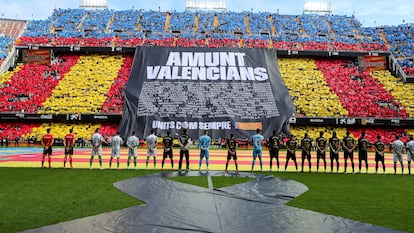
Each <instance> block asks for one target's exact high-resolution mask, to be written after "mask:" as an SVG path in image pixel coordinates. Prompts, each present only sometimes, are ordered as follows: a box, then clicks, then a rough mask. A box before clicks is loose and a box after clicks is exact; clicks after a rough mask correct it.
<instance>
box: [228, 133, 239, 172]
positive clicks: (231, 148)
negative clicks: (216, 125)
mask: <svg viewBox="0 0 414 233" xmlns="http://www.w3.org/2000/svg"><path fill="white" fill-rule="evenodd" d="M226 146H227V162H226V170H225V172H227V169H228V166H229V162H230V159H232V158H233V160H234V164H235V165H236V173H239V167H238V165H237V152H236V150H237V141H236V140H235V139H234V135H233V134H230V138H229V139H227V140H226Z"/></svg>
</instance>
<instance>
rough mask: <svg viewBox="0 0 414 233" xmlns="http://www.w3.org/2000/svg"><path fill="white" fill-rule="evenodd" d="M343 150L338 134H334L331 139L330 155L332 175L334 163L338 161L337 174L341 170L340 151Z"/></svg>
mask: <svg viewBox="0 0 414 233" xmlns="http://www.w3.org/2000/svg"><path fill="white" fill-rule="evenodd" d="M340 148H341V140H339V138H338V137H337V136H336V132H333V133H332V137H331V138H330V139H329V149H330V150H329V151H330V152H329V155H330V159H331V173H332V172H333V161H334V160H336V173H338V170H339V149H340Z"/></svg>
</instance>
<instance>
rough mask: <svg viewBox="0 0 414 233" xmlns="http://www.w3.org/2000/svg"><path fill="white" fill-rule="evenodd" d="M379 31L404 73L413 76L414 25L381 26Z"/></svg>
mask: <svg viewBox="0 0 414 233" xmlns="http://www.w3.org/2000/svg"><path fill="white" fill-rule="evenodd" d="M380 30H381V31H382V33H383V35H384V36H385V38H386V41H387V43H388V44H389V45H390V46H389V51H390V52H392V53H393V55H394V56H395V57H396V58H397V60H398V63H399V64H400V65H401V66H402V67H403V69H404V71H405V73H406V74H407V75H408V76H414V52H413V51H414V37H413V36H414V25H413V24H402V25H398V26H383V27H381V28H380Z"/></svg>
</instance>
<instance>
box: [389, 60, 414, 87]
mask: <svg viewBox="0 0 414 233" xmlns="http://www.w3.org/2000/svg"><path fill="white" fill-rule="evenodd" d="M388 66H389V67H388V68H389V69H390V70H391V72H393V73H394V74H395V76H397V77H399V78H401V80H403V82H407V79H410V78H414V77H407V75H406V74H405V72H404V70H403V68H402V67H401V66H400V64H399V63H398V61H397V59H396V58H395V57H394V55H393V54H392V53H390V55H389V56H388Z"/></svg>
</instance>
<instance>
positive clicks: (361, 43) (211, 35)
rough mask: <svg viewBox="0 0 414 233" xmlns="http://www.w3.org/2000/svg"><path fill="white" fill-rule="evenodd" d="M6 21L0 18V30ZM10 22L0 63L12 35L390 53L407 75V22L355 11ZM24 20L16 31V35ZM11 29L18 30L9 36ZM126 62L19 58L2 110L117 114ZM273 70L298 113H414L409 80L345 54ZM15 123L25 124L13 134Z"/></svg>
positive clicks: (107, 13) (77, 15) (21, 40)
mask: <svg viewBox="0 0 414 233" xmlns="http://www.w3.org/2000/svg"><path fill="white" fill-rule="evenodd" d="M3 21H4V20H0V29H2V28H3V26H1V25H2V22H3ZM9 23H10V22H9ZM12 25H14V26H11V27H10V28H9V27H7V28H9V29H7V30H8V32H7V33H3V34H4V35H9V36H4V37H0V64H1V59H2V56H3V57H5V56H7V51H8V49H9V46H10V45H13V40H14V38H18V39H16V40H15V42H14V43H15V44H16V45H18V46H50V47H61V46H62V47H64V46H85V47H98V48H99V47H112V48H114V47H131V48H133V47H135V46H168V47H173V46H178V47H210V48H220V47H230V48H237V47H246V48H268V47H270V48H276V49H279V50H299V51H348V52H349V51H350V52H369V51H373V52H378V51H386V52H387V51H390V52H392V53H393V55H394V56H395V57H396V58H397V59H398V62H399V64H400V65H401V66H402V67H403V69H404V71H405V72H406V74H407V75H411V76H414V63H413V57H414V56H413V44H414V41H413V38H412V35H413V28H412V25H411V24H403V25H399V26H381V27H376V28H366V27H362V26H361V23H360V22H359V21H358V20H357V19H356V18H355V17H353V16H339V15H307V14H304V15H280V14H278V13H277V14H276V13H267V12H264V13H254V12H226V13H214V12H203V11H200V12H189V11H186V12H176V11H172V12H160V11H144V10H135V9H131V10H123V11H116V10H90V9H88V10H86V9H56V10H55V11H54V12H53V14H52V15H51V16H50V17H48V18H47V19H45V20H32V21H28V22H27V24H26V22H24V21H22V22H20V21H18V22H17V23H16V22H15V23H14V24H12ZM22 25H23V26H22ZM24 27H25V30H24V33H23V36H21V37H19V35H20V33H21V30H22V29H23V28H24ZM4 28H6V26H4ZM19 28H20V29H19ZM19 30H20V31H19ZM17 32H19V33H17ZM1 33H2V32H1V31H0V34H1ZM15 34H17V36H13V35H15ZM3 39H4V41H2V40H3ZM2 54H3V55H2ZM132 62H133V58H132V56H131V55H124V54H122V55H119V54H111V55H106V54H105V55H102V54H99V55H96V54H95V55H87V54H82V55H80V56H79V55H67V54H65V55H62V56H59V62H57V63H55V64H52V65H50V66H48V65H35V64H25V65H22V66H18V67H17V68H14V69H13V71H9V72H6V73H5V74H3V75H1V76H0V88H1V91H0V112H14V113H18V112H22V111H24V112H26V113H40V114H62V113H63V114H66V113H68V114H69V113H82V114H87V113H91V114H100V113H108V114H120V113H122V110H123V109H122V107H123V99H122V90H123V87H124V85H125V83H126V81H127V79H128V77H129V73H130V70H131V66H132ZM279 68H280V72H281V74H282V77H283V78H284V81H285V83H286V85H287V87H288V89H289V93H290V95H291V96H292V98H293V101H294V104H295V107H296V112H295V114H296V116H306V117H373V118H381V119H385V118H396V119H404V118H407V117H413V116H414V102H413V100H414V96H413V92H412V90H413V86H412V84H408V83H402V82H400V81H399V79H398V78H396V77H394V76H393V75H392V74H391V73H390V72H389V71H375V72H372V73H370V72H369V70H368V69H366V68H364V67H358V64H356V61H354V60H351V59H348V58H347V59H336V58H335V59H333V58H325V59H320V58H317V59H313V58H280V59H279ZM0 127H1V128H3V134H7V135H9V136H10V137H14V135H16V134H17V135H21V136H26V135H30V136H34V135H36V136H40V135H42V134H44V132H45V130H46V128H47V127H53V128H56V129H55V130H54V131H55V133H56V134H58V136H59V135H60V134H65V133H67V131H68V130H69V128H71V127H74V129H75V132H78V137H81V138H89V137H90V134H91V133H92V132H93V130H94V129H95V128H96V127H102V128H103V129H102V130H101V132H103V134H104V135H106V136H107V137H108V136H110V135H113V134H114V132H115V131H116V128H117V125H116V124H104V125H101V124H97V123H88V124H79V125H72V124H63V123H50V124H49V123H46V124H43V125H42V126H40V125H34V124H25V123H20V124H18V125H17V124H9V125H6V126H4V124H2V125H0ZM39 127H40V128H39ZM15 128H23V129H24V130H22V133H21V134H18V133H16V132H17V131H16V130H13V129H15ZM32 128H33V130H32ZM82 128H85V129H87V130H82ZM349 129H350V130H351V132H352V134H353V136H354V137H356V138H357V137H359V135H360V134H361V132H362V131H365V132H366V134H367V138H368V140H369V141H370V142H373V141H375V137H376V135H377V134H380V135H382V136H383V139H384V140H385V141H386V142H387V143H389V142H391V141H392V140H393V139H394V135H406V134H407V133H410V132H411V133H413V131H412V130H408V132H407V131H405V130H404V129H401V128H392V129H390V128H386V129H379V128H369V127H365V128H349ZM333 130H335V131H337V132H338V134H339V136H340V137H342V136H344V135H345V128H339V127H310V126H306V127H299V126H295V127H292V132H293V134H294V135H296V136H298V137H301V136H303V134H304V132H305V131H307V132H308V133H309V134H310V135H311V137H312V138H316V137H317V136H318V134H319V132H320V131H324V132H326V134H325V136H326V137H328V136H330V135H331V133H332V131H333ZM57 132H59V133H57ZM60 132H62V133H60Z"/></svg>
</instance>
